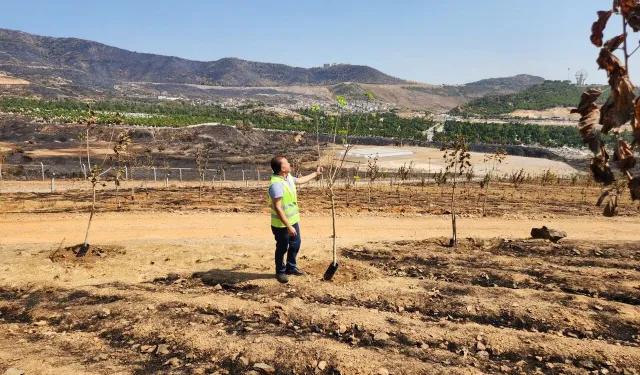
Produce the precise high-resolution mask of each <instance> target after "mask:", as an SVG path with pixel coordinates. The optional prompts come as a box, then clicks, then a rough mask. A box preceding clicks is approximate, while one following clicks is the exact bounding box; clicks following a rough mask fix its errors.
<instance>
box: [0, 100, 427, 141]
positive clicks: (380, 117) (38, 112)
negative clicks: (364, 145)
mask: <svg viewBox="0 0 640 375" xmlns="http://www.w3.org/2000/svg"><path fill="white" fill-rule="evenodd" d="M92 108H93V110H94V112H95V117H96V122H97V123H98V124H108V123H116V122H120V121H116V117H117V119H120V120H122V122H124V123H126V124H129V125H146V126H171V127H179V126H185V125H195V124H201V123H207V122H220V123H225V124H236V123H240V122H242V123H244V124H250V125H251V126H252V127H255V128H263V129H278V130H293V131H309V132H315V131H316V128H318V129H319V131H320V132H321V133H325V134H333V133H334V128H335V127H336V126H337V127H338V129H337V134H342V133H344V132H345V131H346V129H347V128H349V129H350V133H351V135H360V136H383V137H403V138H411V139H414V138H419V137H421V135H422V132H423V131H425V130H426V129H428V128H429V127H431V126H433V123H432V122H431V121H429V120H425V119H423V118H402V117H399V116H398V115H396V114H395V113H391V112H386V113H379V114H355V113H348V112H343V113H342V114H340V119H341V120H340V121H336V116H335V115H330V114H328V113H325V112H322V111H317V110H312V109H303V110H300V111H299V114H300V115H302V116H300V117H302V118H304V119H302V120H301V119H300V118H298V119H295V118H293V117H291V116H281V115H278V114H275V113H270V112H268V111H261V110H256V108H245V109H242V108H222V107H220V106H213V105H193V104H189V103H180V102H173V103H140V102H132V101H98V102H95V103H93V104H92ZM0 111H4V112H14V113H21V114H25V115H30V116H35V117H40V118H42V119H44V120H46V121H56V122H62V123H79V122H81V121H83V119H85V118H86V117H87V115H88V112H87V104H86V103H84V102H82V101H78V100H33V99H23V98H4V99H2V100H0ZM303 116H304V117H303Z"/></svg>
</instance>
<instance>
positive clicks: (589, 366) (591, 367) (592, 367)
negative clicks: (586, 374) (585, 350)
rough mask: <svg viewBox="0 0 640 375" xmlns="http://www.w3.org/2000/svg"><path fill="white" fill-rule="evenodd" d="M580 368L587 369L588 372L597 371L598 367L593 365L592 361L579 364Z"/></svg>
mask: <svg viewBox="0 0 640 375" xmlns="http://www.w3.org/2000/svg"><path fill="white" fill-rule="evenodd" d="M578 365H580V367H583V368H586V369H587V370H596V369H597V368H596V365H594V364H593V361H592V360H590V359H587V360H584V361H580V362H578Z"/></svg>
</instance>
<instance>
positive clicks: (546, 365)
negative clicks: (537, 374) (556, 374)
mask: <svg viewBox="0 0 640 375" xmlns="http://www.w3.org/2000/svg"><path fill="white" fill-rule="evenodd" d="M544 366H545V367H546V368H548V369H549V370H553V368H554V367H555V366H553V363H551V362H547V363H545V364H544Z"/></svg>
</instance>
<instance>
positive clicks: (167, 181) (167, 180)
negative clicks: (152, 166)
mask: <svg viewBox="0 0 640 375" xmlns="http://www.w3.org/2000/svg"><path fill="white" fill-rule="evenodd" d="M164 187H169V174H166V175H165V180H164Z"/></svg>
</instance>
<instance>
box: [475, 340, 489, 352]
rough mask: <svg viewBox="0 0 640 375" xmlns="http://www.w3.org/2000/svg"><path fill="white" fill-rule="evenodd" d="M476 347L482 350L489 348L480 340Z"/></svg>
mask: <svg viewBox="0 0 640 375" xmlns="http://www.w3.org/2000/svg"><path fill="white" fill-rule="evenodd" d="M476 349H477V350H478V351H482V350H487V347H486V346H485V345H484V344H483V343H481V342H478V343H477V344H476Z"/></svg>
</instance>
